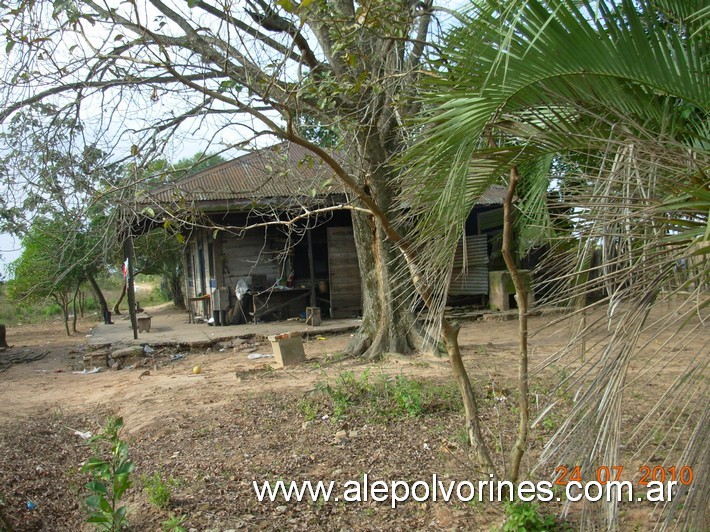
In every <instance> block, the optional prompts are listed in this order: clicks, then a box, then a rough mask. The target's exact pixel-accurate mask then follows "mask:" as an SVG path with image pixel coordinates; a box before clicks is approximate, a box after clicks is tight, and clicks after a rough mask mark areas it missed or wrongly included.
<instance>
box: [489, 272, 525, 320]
mask: <svg viewBox="0 0 710 532" xmlns="http://www.w3.org/2000/svg"><path fill="white" fill-rule="evenodd" d="M519 273H520V276H521V277H522V278H523V283H525V287H526V288H527V290H528V307H532V305H533V303H534V302H535V298H534V295H533V291H532V283H531V277H530V271H529V270H519ZM514 294H515V285H514V284H513V279H512V278H511V277H510V273H509V272H508V271H507V270H502V271H493V272H488V303H489V306H490V308H491V310H510V296H511V295H514Z"/></svg>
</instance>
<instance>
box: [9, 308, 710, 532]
mask: <svg viewBox="0 0 710 532" xmlns="http://www.w3.org/2000/svg"><path fill="white" fill-rule="evenodd" d="M553 319H555V318H553V317H549V316H541V317H535V318H532V320H531V330H532V331H536V330H540V329H541V328H542V325H544V324H546V323H548V322H550V321H551V320H553ZM92 325H93V323H92V321H91V320H82V321H81V322H80V329H81V331H82V332H81V333H79V334H77V335H75V336H73V337H71V338H68V337H66V336H65V335H64V332H63V328H62V325H61V324H60V323H59V322H51V323H47V324H43V325H41V326H40V325H34V326H32V325H22V326H18V327H13V328H11V329H9V330H8V343H10V344H11V345H12V346H13V347H12V349H10V350H9V351H7V352H5V353H0V370H1V369H3V368H6V369H5V371H3V372H0V509H1V510H2V511H3V513H4V514H5V515H6V517H7V519H8V520H9V521H10V523H11V524H12V525H13V526H14V527H15V528H16V529H17V530H69V529H74V530H76V529H80V530H84V529H86V530H90V528H88V525H86V524H84V521H85V519H86V514H85V513H84V511H83V509H82V506H81V501H82V500H83V497H84V496H85V495H86V494H85V492H84V488H83V486H84V484H85V483H86V482H87V481H88V477H87V476H86V475H85V474H83V473H80V472H79V469H80V466H81V464H82V463H83V462H84V461H85V460H86V459H87V458H88V457H89V456H90V450H89V449H88V447H87V445H86V442H85V441H84V440H83V439H82V438H81V437H79V436H78V435H77V434H76V432H86V431H90V432H92V433H94V434H96V433H97V432H99V431H100V428H101V427H102V426H103V425H104V424H105V420H106V416H107V415H120V416H122V417H123V418H124V420H125V431H124V436H125V438H126V440H127V441H128V445H129V452H130V457H131V459H132V460H134V461H135V463H136V471H135V473H134V479H135V483H134V487H133V488H132V489H131V490H129V492H128V494H127V496H126V501H127V502H128V505H129V523H130V527H131V529H132V530H162V529H163V528H162V525H161V524H162V523H163V522H164V521H165V520H166V519H168V517H169V516H170V515H173V516H184V519H183V522H182V525H181V526H182V527H184V528H185V529H186V530H190V529H193V530H217V531H223V530H233V529H241V528H246V529H297V530H306V529H308V530H311V529H328V530H330V529H336V528H337V529H368V530H384V529H387V530H392V529H423V528H427V529H447V530H451V529H467V530H489V529H491V528H492V527H493V528H495V527H498V526H500V525H501V524H502V523H503V521H504V511H503V508H502V506H501V505H498V504H491V503H476V504H462V503H458V504H452V503H443V502H435V503H434V502H422V503H419V502H408V503H406V504H403V505H401V506H399V507H398V508H397V509H392V508H390V507H389V506H388V504H386V503H372V502H363V503H353V504H345V503H342V502H339V503H336V502H328V503H324V502H323V501H318V502H316V503H313V502H306V501H304V502H300V503H295V502H290V503H284V502H274V503H272V502H268V503H260V502H258V501H257V500H256V497H255V495H254V491H253V489H252V481H253V480H257V481H259V482H261V481H265V480H279V479H281V480H285V481H289V480H335V481H338V482H340V483H341V484H342V483H344V482H346V481H348V480H352V479H356V480H359V479H361V478H362V476H363V474H365V473H367V474H368V476H369V477H370V478H371V479H375V478H377V479H385V480H393V479H398V480H407V481H415V480H420V479H423V480H427V479H430V478H431V475H432V474H433V473H436V474H437V475H438V476H439V477H440V478H445V479H452V480H474V479H477V478H479V477H480V476H481V474H480V473H478V472H477V471H476V467H475V465H474V464H473V463H472V460H471V456H470V455H469V451H468V449H467V447H466V446H465V444H464V443H465V442H464V438H463V437H462V429H461V426H462V413H461V412H460V411H451V410H439V411H433V412H431V413H426V414H424V415H422V416H420V417H405V418H401V419H396V420H387V421H385V422H382V421H381V420H380V421H378V420H373V419H368V418H367V417H362V416H356V415H354V416H352V417H350V418H347V419H339V420H337V421H335V420H334V413H333V412H332V411H329V410H328V409H329V406H328V404H326V403H317V402H316V403H315V404H316V405H319V406H318V410H317V411H316V412H310V413H305V414H304V411H303V409H302V408H300V407H299V405H301V404H302V403H303V400H304V398H309V397H311V396H312V394H313V391H314V390H316V389H317V388H318V386H319V383H326V382H333V381H334V379H337V377H338V375H342V374H343V373H344V372H352V373H353V375H355V376H358V375H362V373H363V372H365V371H370V372H372V373H373V374H380V373H384V374H389V375H407V376H408V377H409V378H411V379H415V380H418V381H423V382H429V383H436V384H442V385H446V384H447V383H450V381H451V379H450V369H449V365H448V362H447V361H446V360H445V359H442V358H437V357H435V356H433V355H427V356H424V355H422V356H418V357H409V358H405V357H401V356H389V357H386V358H385V359H384V360H383V361H381V362H378V363H376V364H375V363H369V364H368V363H366V362H365V361H363V360H359V359H348V358H344V357H341V356H339V353H341V352H342V351H343V349H344V348H345V346H346V345H347V343H348V341H349V339H350V334H349V333H348V334H342V335H339V336H334V337H328V338H326V339H324V340H315V339H314V340H311V341H308V342H306V344H305V350H306V354H307V357H308V362H307V363H306V364H303V365H300V366H297V367H292V368H288V369H275V370H274V369H272V366H271V363H270V360H273V359H269V358H262V359H257V360H250V359H248V358H247V356H248V354H253V353H255V352H256V353H264V354H269V353H271V348H270V346H269V344H268V342H262V343H258V342H256V343H255V342H247V343H244V344H243V345H239V346H237V347H235V348H227V349H224V350H223V351H220V350H219V349H210V350H209V351H205V350H201V351H197V352H185V351H182V352H175V351H172V350H170V349H163V350H161V351H159V352H158V353H156V354H155V355H156V360H157V361H159V363H158V365H157V367H149V368H148V371H149V372H150V374H149V375H144V372H145V371H146V368H145V367H141V368H139V369H123V370H121V371H111V370H105V371H101V372H100V373H98V374H75V373H74V371H78V370H79V369H80V368H81V360H82V356H83V354H84V353H85V352H86V351H87V349H88V347H87V343H86V342H87V337H86V334H88V333H89V328H90V327H91V326H92ZM462 325H463V326H462V331H461V335H460V342H461V346H462V351H463V353H464V358H465V362H466V364H467V366H468V369H469V371H470V373H471V375H472V378H473V380H474V384H475V385H476V387H477V389H478V390H481V391H482V392H483V393H482V395H483V397H482V398H481V401H482V410H483V418H484V422H486V423H489V424H490V426H493V427H500V428H501V429H502V431H503V432H504V433H506V436H505V438H506V440H507V439H508V438H510V437H511V435H512V433H513V427H514V424H515V422H516V420H515V418H514V416H508V417H509V418H510V421H509V422H505V421H504V422H503V423H502V425H501V424H500V423H501V422H500V419H499V417H498V414H499V413H500V411H501V408H502V410H503V411H507V412H508V414H510V413H511V412H514V409H515V406H514V404H512V400H511V401H510V402H508V403H501V402H500V401H497V400H496V397H495V395H496V394H495V393H487V392H486V390H488V391H490V390H492V389H493V388H495V389H498V390H503V392H504V393H508V390H510V389H514V387H515V376H516V371H517V368H516V355H515V349H516V332H517V322H516V321H493V320H490V321H476V322H468V323H463V324H462ZM569 326H570V325H569V324H567V323H562V324H560V325H559V326H556V327H551V328H549V329H547V330H546V331H545V332H543V333H541V334H538V335H536V336H534V337H533V338H532V340H531V367H535V366H536V365H537V364H539V363H541V362H542V361H543V360H544V359H545V358H546V357H547V356H548V355H549V354H550V353H552V352H554V351H555V350H556V349H558V348H560V347H562V346H563V345H564V343H565V342H566V340H567V337H568V333H569ZM703 341H704V342H707V334H705V336H704V338H701V339H700V340H697V342H703ZM692 347H693V346H690V348H688V357H691V356H693V353H694V352H695V351H694V350H693V349H692ZM176 354H180V355H183V356H182V357H181V358H179V359H177V360H175V361H170V358H171V357H174V355H176ZM10 355H12V356H13V357H14V360H15V361H16V362H17V361H18V360H19V359H21V358H23V357H26V359H35V358H37V360H34V361H31V362H24V363H15V364H13V365H11V366H10V367H7V364H6V365H5V366H3V365H2V361H3V360H7V359H8V357H9V356H10ZM197 365H199V366H200V367H201V370H202V371H201V373H200V374H199V375H196V374H194V373H193V368H194V367H195V366H197ZM682 365H683V360H682V357H680V358H679V360H678V362H677V363H674V364H672V365H669V366H667V367H665V368H664V369H663V371H664V372H666V374H667V375H666V377H672V376H673V375H674V374H676V373H677V372H678V371H679V368H681V367H682ZM553 372H554V368H552V369H548V370H546V371H544V372H541V373H538V374H534V375H533V382H532V386H533V388H532V389H533V392H534V402H535V405H534V406H533V410H534V411H533V413H532V417H533V418H534V417H537V414H538V413H539V411H538V409H539V408H540V407H541V406H540V403H541V402H544V401H545V399H546V398H547V396H546V394H548V393H553V392H552V391H550V385H551V382H552V381H553V379H551V376H552V375H553ZM653 398H654V392H653V390H652V389H645V390H641V391H640V395H639V396H638V400H637V401H635V402H634V404H633V409H632V410H631V411H629V412H628V415H627V417H626V419H625V420H624V422H625V423H628V424H629V425H630V426H632V425H633V423H634V420H638V419H640V416H641V414H642V413H643V410H644V408H645V407H646V405H647V404H650V403H649V401H651V400H652V399H653ZM501 405H503V406H502V407H501ZM504 413H505V412H504ZM506 423H508V424H506ZM554 429H555V426H554V424H553V423H541V424H538V425H537V426H536V427H535V428H534V429H532V430H531V435H530V451H529V453H528V458H526V459H525V460H524V467H526V468H529V466H530V464H531V463H532V461H534V458H535V456H536V455H537V454H538V453H539V451H540V448H541V447H542V445H543V442H544V441H545V440H546V438H547V437H548V436H549V435H550V434H551V433H552V431H553V430H554ZM343 431H344V433H345V435H346V437H345V438H343V437H341V436H342V434H343ZM493 434H494V431H491V435H493ZM339 435H341V436H339ZM491 437H492V436H491ZM155 472H160V474H161V476H162V477H163V478H165V479H172V481H171V482H172V497H171V501H170V504H169V506H168V507H167V508H165V509H158V508H156V507H155V506H153V505H151V504H150V503H149V502H148V499H147V496H146V492H145V490H144V489H143V488H144V484H145V482H144V481H145V478H146V476H150V475H153V474H154V473H155ZM550 473H551V472H550ZM545 476H549V474H547V475H545ZM538 477H539V475H538ZM28 502H29V503H31V504H30V506H32V507H33V509H28ZM557 509H558V508H557V507H556V506H554V505H552V504H548V505H543V507H542V508H541V511H542V512H543V513H555V511H556V510H557ZM652 509H653V505H651V504H650V503H639V504H636V505H634V506H633V508H628V509H627V510H624V511H622V516H621V519H622V521H621V523H622V525H623V526H622V528H624V529H634V528H637V529H640V530H641V529H645V528H646V527H647V526H648V524H649V520H648V519H649V517H648V516H649V514H650V512H651V511H652ZM570 523H571V524H572V525H573V526H574V519H573V517H572V518H571V521H570ZM0 529H2V525H1V524H0Z"/></svg>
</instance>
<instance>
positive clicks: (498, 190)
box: [476, 185, 507, 205]
mask: <svg viewBox="0 0 710 532" xmlns="http://www.w3.org/2000/svg"><path fill="white" fill-rule="evenodd" d="M506 192H507V188H506V187H504V186H503V185H491V186H490V187H488V188H487V189H486V191H485V192H484V193H483V194H481V197H480V198H478V200H476V205H503V201H504V200H505V193H506Z"/></svg>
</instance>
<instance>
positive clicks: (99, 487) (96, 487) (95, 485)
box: [86, 480, 108, 495]
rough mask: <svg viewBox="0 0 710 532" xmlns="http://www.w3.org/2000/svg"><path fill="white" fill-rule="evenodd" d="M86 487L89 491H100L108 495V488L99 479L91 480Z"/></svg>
mask: <svg viewBox="0 0 710 532" xmlns="http://www.w3.org/2000/svg"><path fill="white" fill-rule="evenodd" d="M86 489H88V490H89V491H93V492H95V493H100V494H102V495H108V489H107V488H106V486H105V485H104V484H103V482H99V481H98V480H94V481H91V482H89V483H88V484H87V485H86Z"/></svg>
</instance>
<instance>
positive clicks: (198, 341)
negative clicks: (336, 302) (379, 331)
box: [88, 304, 361, 347]
mask: <svg viewBox="0 0 710 532" xmlns="http://www.w3.org/2000/svg"><path fill="white" fill-rule="evenodd" d="M146 310H147V311H148V313H149V314H150V316H151V318H152V319H151V327H150V332H140V333H138V339H137V340H134V339H133V331H132V330H131V321H130V319H129V317H128V316H127V315H122V316H113V321H114V324H113V325H107V324H104V323H101V324H98V325H97V326H96V327H94V328H93V329H92V330H91V336H90V337H89V338H88V342H89V345H91V346H95V347H98V346H109V345H110V346H113V347H116V346H126V347H128V346H132V345H144V344H148V345H150V346H152V347H160V346H178V345H180V346H187V347H207V346H210V345H212V344H214V343H215V342H219V341H224V340H231V339H233V338H242V337H244V338H253V337H258V338H266V337H268V336H269V335H277V334H282V333H300V334H309V335H315V336H317V335H328V334H334V333H342V332H347V331H352V330H355V329H357V328H358V327H359V326H360V322H361V320H358V319H352V318H351V319H338V320H324V321H323V322H322V324H321V325H319V326H310V325H306V324H305V323H304V322H303V321H274V322H267V323H258V324H253V323H248V324H243V325H229V326H226V327H211V326H209V325H207V324H205V323H188V319H187V318H188V315H187V312H186V311H179V310H176V309H175V308H173V307H172V305H169V304H166V305H161V306H158V307H151V308H150V309H146Z"/></svg>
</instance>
